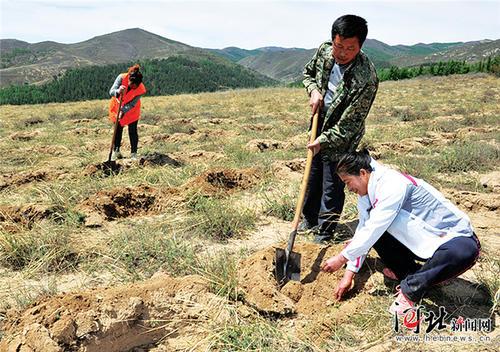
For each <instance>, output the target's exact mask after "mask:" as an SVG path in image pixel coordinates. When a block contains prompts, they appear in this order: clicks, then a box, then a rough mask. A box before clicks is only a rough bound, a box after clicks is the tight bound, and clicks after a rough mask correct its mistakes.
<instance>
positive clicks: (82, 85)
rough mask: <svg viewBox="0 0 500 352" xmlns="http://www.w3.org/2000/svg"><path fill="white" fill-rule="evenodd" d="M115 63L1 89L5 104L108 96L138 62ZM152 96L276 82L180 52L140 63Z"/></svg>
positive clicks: (206, 57) (216, 60)
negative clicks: (119, 80)
mask: <svg viewBox="0 0 500 352" xmlns="http://www.w3.org/2000/svg"><path fill="white" fill-rule="evenodd" d="M134 63H135V62H130V63H127V64H114V65H105V66H89V67H85V68H80V69H71V70H69V71H67V72H66V73H65V74H64V75H63V76H62V77H60V78H56V79H54V80H53V81H52V82H50V83H46V84H44V85H40V86H33V85H25V86H10V87H7V88H3V89H0V105H2V104H39V103H48V102H66V101H79V100H88V99H96V98H105V97H107V96H108V95H109V89H110V87H111V85H112V84H113V82H114V80H115V79H116V77H117V76H118V74H119V73H122V72H126V71H127V68H128V67H129V66H131V65H132V64H134ZM139 63H140V65H141V67H142V72H143V75H144V77H145V78H144V83H145V85H146V87H147V90H148V93H147V94H148V95H150V96H155V95H172V94H180V93H198V92H214V91H218V90H226V89H234V88H251V87H261V86H269V85H273V84H275V83H276V82H274V81H273V80H272V79H270V78H268V77H266V76H263V75H261V74H259V73H257V72H254V71H250V70H248V69H247V68H245V67H243V66H240V65H236V64H234V63H232V62H230V61H227V60H225V59H222V58H218V57H213V56H211V55H210V54H205V53H199V54H198V56H192V55H186V56H184V55H179V56H173V57H170V58H168V59H163V60H146V61H140V62H139Z"/></svg>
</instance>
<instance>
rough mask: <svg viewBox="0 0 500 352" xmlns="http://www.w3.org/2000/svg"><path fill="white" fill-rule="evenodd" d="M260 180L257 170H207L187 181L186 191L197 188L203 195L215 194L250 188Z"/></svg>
mask: <svg viewBox="0 0 500 352" xmlns="http://www.w3.org/2000/svg"><path fill="white" fill-rule="evenodd" d="M259 179H260V175H259V174H258V172H257V169H255V168H251V169H242V170H235V169H217V170H209V171H206V172H204V173H203V174H201V175H200V176H197V177H196V178H194V179H192V180H190V181H188V182H187V183H186V185H185V187H186V188H187V189H190V188H197V189H200V190H201V191H202V192H204V193H208V194H216V193H220V192H231V191H236V190H243V189H247V188H250V187H252V186H253V185H255V184H256V183H257V182H258V180H259Z"/></svg>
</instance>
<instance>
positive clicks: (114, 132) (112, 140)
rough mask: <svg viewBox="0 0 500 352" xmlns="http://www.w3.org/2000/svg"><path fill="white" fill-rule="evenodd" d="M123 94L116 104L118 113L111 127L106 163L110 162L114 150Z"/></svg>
mask: <svg viewBox="0 0 500 352" xmlns="http://www.w3.org/2000/svg"><path fill="white" fill-rule="evenodd" d="M122 102H123V93H121V94H120V102H119V103H118V112H117V113H116V119H115V125H114V127H113V138H111V147H110V148H109V156H108V162H110V161H111V155H112V154H113V149H115V140H116V133H117V132H118V124H119V123H120V112H121V111H122Z"/></svg>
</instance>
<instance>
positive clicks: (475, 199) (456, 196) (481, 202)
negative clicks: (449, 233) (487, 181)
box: [445, 190, 500, 212]
mask: <svg viewBox="0 0 500 352" xmlns="http://www.w3.org/2000/svg"><path fill="white" fill-rule="evenodd" d="M445 193H446V194H447V195H449V196H450V198H451V199H453V202H454V203H455V204H457V205H459V206H461V207H463V208H466V209H467V210H470V211H481V210H483V211H495V212H498V210H499V209H500V194H498V193H489V194H485V193H477V192H468V191H456V190H446V191H445Z"/></svg>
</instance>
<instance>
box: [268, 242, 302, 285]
mask: <svg viewBox="0 0 500 352" xmlns="http://www.w3.org/2000/svg"><path fill="white" fill-rule="evenodd" d="M274 263H275V270H274V275H275V277H276V281H278V285H279V286H280V287H281V286H283V285H284V284H286V283H287V282H288V281H290V280H293V281H300V253H296V252H290V254H289V256H288V264H287V263H286V251H285V250H284V249H281V248H276V254H275V257H274Z"/></svg>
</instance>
